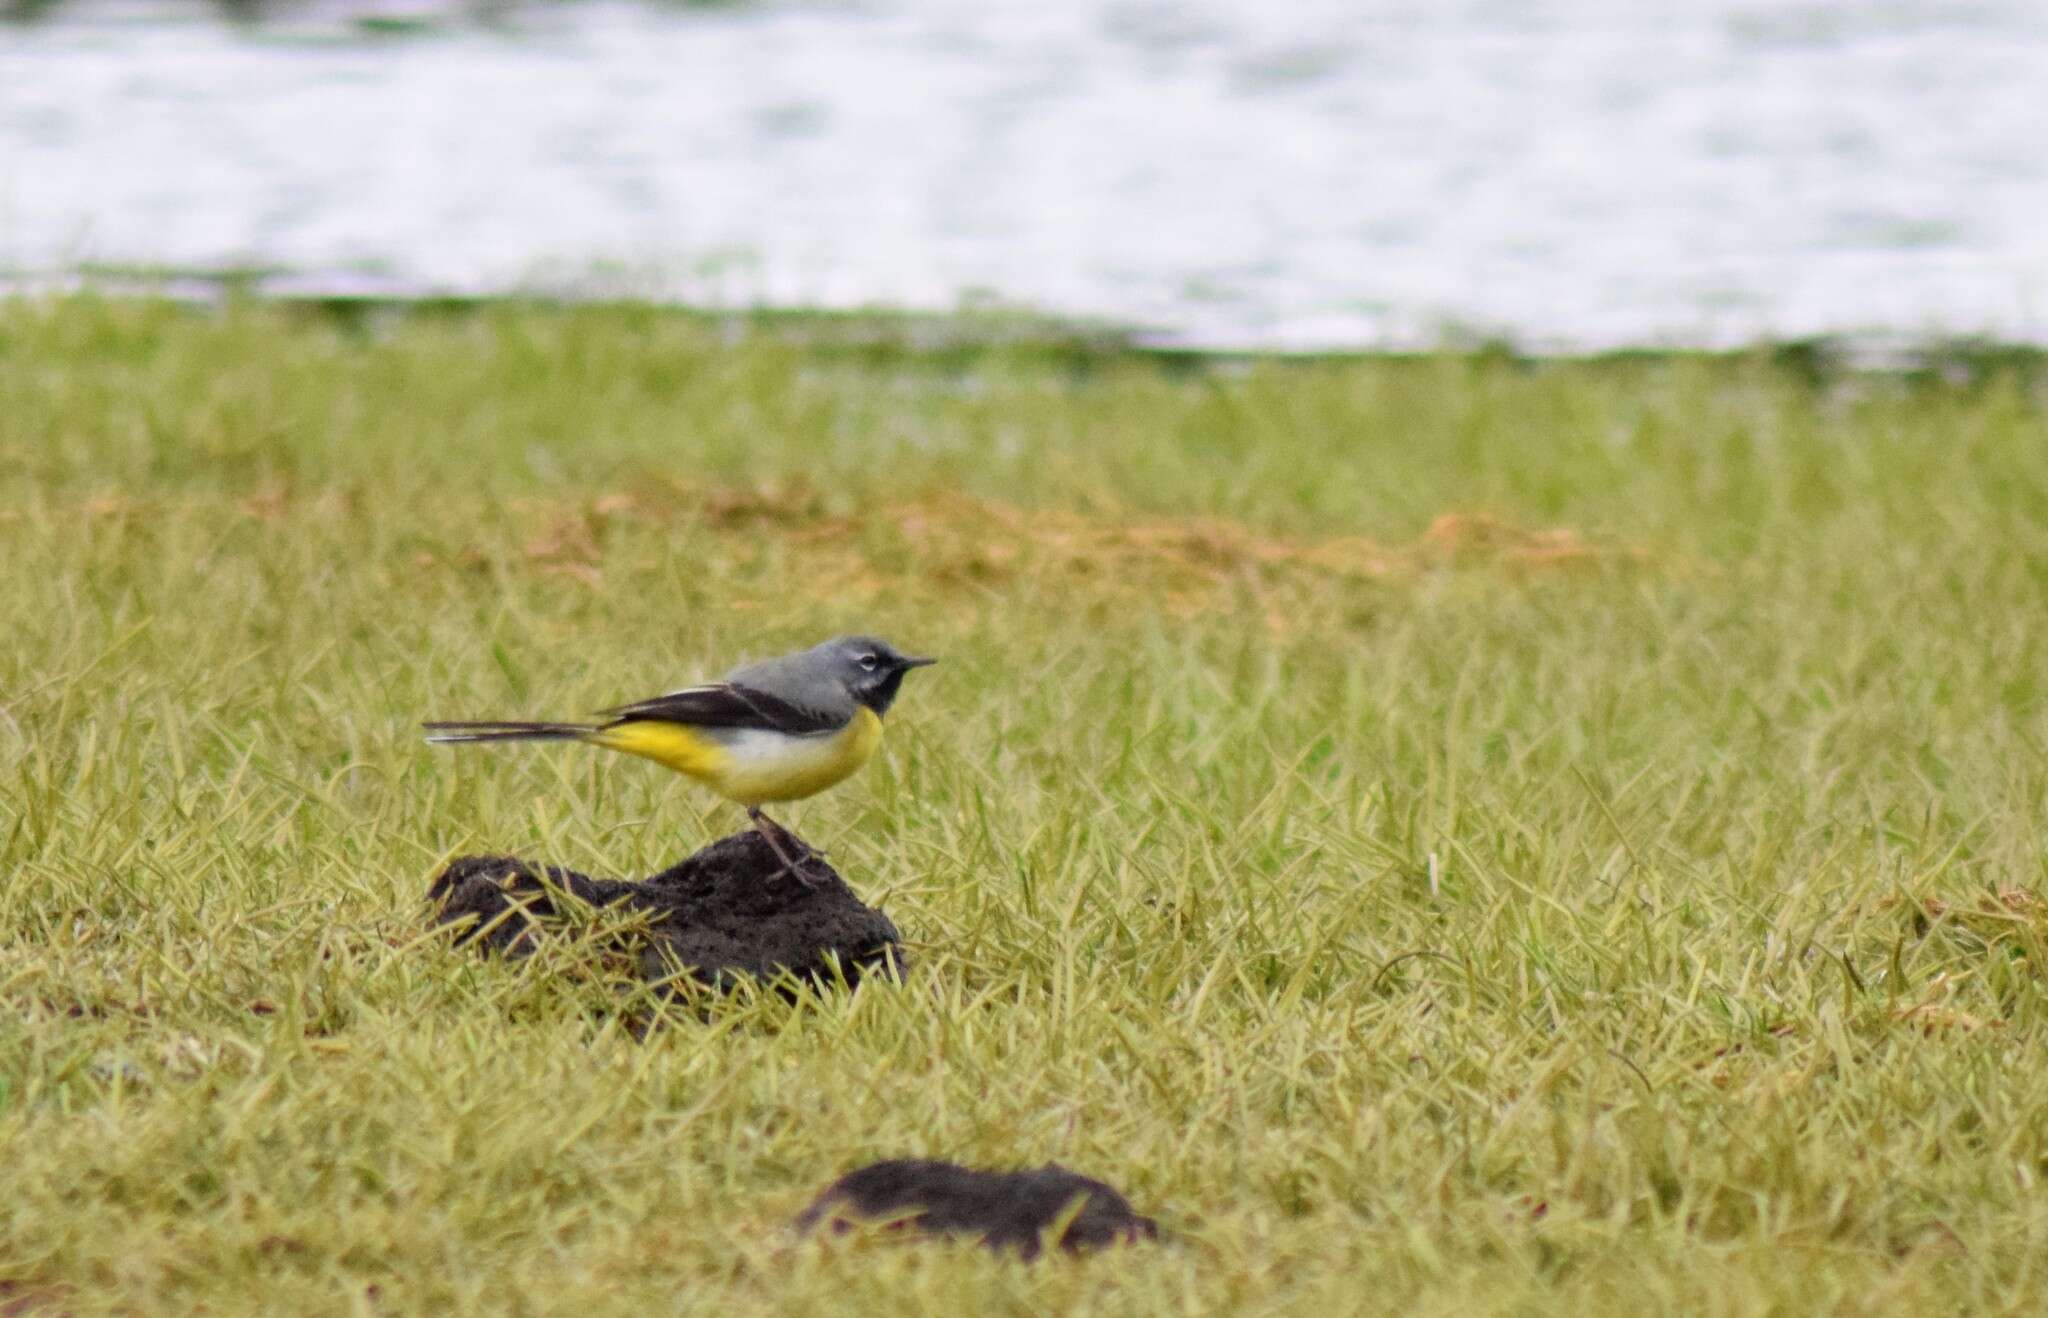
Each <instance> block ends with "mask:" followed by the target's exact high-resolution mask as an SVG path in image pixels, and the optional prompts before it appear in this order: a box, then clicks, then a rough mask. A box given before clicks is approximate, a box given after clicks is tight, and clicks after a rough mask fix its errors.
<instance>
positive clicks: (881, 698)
mask: <svg viewBox="0 0 2048 1318" xmlns="http://www.w3.org/2000/svg"><path fill="white" fill-rule="evenodd" d="M908 671H909V670H908V669H905V668H894V669H891V670H890V671H889V672H888V673H886V674H884V675H883V677H882V678H881V680H879V681H877V682H876V683H875V684H874V685H873V686H871V687H869V688H868V689H867V690H865V691H863V692H861V693H860V694H859V695H858V696H856V697H854V699H856V700H858V701H860V703H861V704H863V705H866V706H867V707H868V708H869V709H872V710H874V711H875V713H877V714H886V713H888V712H889V706H891V705H893V704H895V703H896V693H897V691H899V690H901V689H902V686H903V675H904V674H905V673H907V672H908Z"/></svg>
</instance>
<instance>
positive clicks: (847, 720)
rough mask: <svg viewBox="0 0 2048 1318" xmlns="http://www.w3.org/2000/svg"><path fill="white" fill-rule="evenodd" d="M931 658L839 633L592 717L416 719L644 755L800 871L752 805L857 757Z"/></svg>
mask: <svg viewBox="0 0 2048 1318" xmlns="http://www.w3.org/2000/svg"><path fill="white" fill-rule="evenodd" d="M937 662H938V660H936V659H931V658H924V657H920V656H916V655H907V654H904V653H903V652H901V651H900V650H898V649H896V648H895V647H894V646H892V645H890V644H889V643H888V642H887V641H883V640H880V639H878V638H876V637H873V636H840V637H835V638H834V639H832V640H829V641H826V642H824V643H823V644H821V645H815V646H812V647H811V648H810V649H808V650H799V651H797V652H795V653H793V654H785V655H778V656H776V657H775V658H773V659H763V660H760V661H759V662H757V663H751V664H747V665H744V666H742V667H740V668H736V669H734V670H733V671H732V672H731V673H729V674H727V675H726V677H725V678H724V679H723V680H721V681H717V682H705V683H701V684H699V685H696V686H686V687H683V688H681V689H680V690H676V691H671V692H669V693H668V694H666V695H660V696H654V697H652V698H650V699H647V700H638V701H635V702H633V703H632V704H630V705H619V706H616V707H614V708H611V709H606V710H600V711H598V716H597V717H598V719H599V720H601V721H598V722H591V723H554V722H546V723H533V722H520V721H507V720H490V721H484V722H458V723H450V722H433V723H426V724H423V725H422V726H424V727H425V729H426V731H427V740H428V741H430V742H434V743H439V744H457V745H460V744H467V743H477V742H505V741H576V742H584V743H586V744H588V745H592V746H602V747H604V748H605V749H606V750H614V751H624V752H625V753H626V754H628V755H637V756H640V757H641V758H643V759H649V760H653V761H654V762H655V763H657V764H660V765H663V766H665V767H667V768H669V769H673V770H674V771H676V772H677V773H680V774H683V775H685V776H687V777H690V778H693V779H695V780H696V781H698V782H700V783H702V784H704V785H705V786H706V787H709V788H710V789H711V790H712V791H713V792H716V793H717V794H718V795H720V796H722V797H724V798H725V799H726V800H728V801H731V802H734V803H735V804H737V805H740V806H742V807H744V808H745V810H746V812H747V820H748V822H749V823H751V824H752V825H753V826H754V828H755V830H756V831H758V832H759V833H760V835H761V837H762V838H763V839H764V840H765V841H766V842H767V843H768V846H769V849H770V850H772V851H773V852H774V853H775V857H776V859H777V860H779V861H781V862H782V867H783V868H782V871H779V872H778V873H780V872H787V873H792V874H795V875H797V876H798V877H799V878H802V877H803V870H802V869H801V867H799V866H798V864H797V863H796V862H795V861H794V860H792V859H791V858H790V855H789V853H788V852H787V851H785V850H784V849H783V846H782V842H781V840H780V838H778V836H777V834H782V835H784V836H788V833H787V830H785V829H784V828H783V827H782V826H781V825H780V824H778V823H776V822H775V821H774V820H772V819H770V818H769V817H768V816H767V815H766V814H764V813H763V812H762V810H761V807H762V806H764V805H770V804H774V803H777V802H783V801H796V800H801V799H802V798H804V797H807V796H815V795H816V794H818V793H819V792H822V791H824V790H825V789H826V788H828V787H833V786H836V785H837V784H838V783H840V782H842V781H843V780H845V779H846V778H847V777H848V776H850V775H851V774H852V773H853V772H854V771H855V770H856V769H859V768H860V767H861V766H862V765H863V764H866V763H867V762H868V760H869V758H870V757H872V756H873V755H874V753H875V749H876V748H877V747H878V746H880V745H881V743H882V719H883V717H884V716H885V715H886V714H888V712H889V708H890V706H892V705H893V704H895V703H896V696H897V693H898V691H900V690H901V689H902V686H903V678H904V676H905V675H906V674H908V673H909V672H910V671H911V670H912V669H916V668H923V667H925V666H926V665H928V664H935V663H937ZM805 881H806V882H808V880H805Z"/></svg>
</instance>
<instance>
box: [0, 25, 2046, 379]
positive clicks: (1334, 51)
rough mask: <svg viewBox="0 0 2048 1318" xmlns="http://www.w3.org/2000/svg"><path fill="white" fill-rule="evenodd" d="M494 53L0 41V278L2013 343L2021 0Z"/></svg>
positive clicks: (386, 39)
mask: <svg viewBox="0 0 2048 1318" xmlns="http://www.w3.org/2000/svg"><path fill="white" fill-rule="evenodd" d="M354 12H355V13H356V14H357V15H360V13H361V12H362V11H361V10H360V8H358V9H357V10H356V11H354ZM496 12H497V15H498V16H497V18H496V20H495V21H494V22H492V23H489V24H484V23H478V22H475V21H473V20H470V19H465V18H463V17H461V16H460V15H447V16H442V15H438V14H436V13H435V12H434V11H433V10H432V9H431V8H425V9H421V8H417V7H416V8H414V9H411V10H408V11H405V12H404V13H403V14H401V15H399V18H400V19H401V20H402V21H400V22H398V23H395V24H393V26H414V27H417V28H418V30H417V31H415V32H413V33H411V34H409V35H403V36H392V35H387V34H379V33H376V32H371V31H368V30H366V28H365V27H364V26H363V25H362V24H360V23H358V22H355V21H352V19H351V18H350V17H349V16H348V15H346V14H342V13H339V12H337V11H334V10H330V9H318V8H315V9H297V10H293V11H291V12H290V13H289V14H288V15H286V16H285V17H284V18H282V19H281V20H278V21H274V22H268V23H265V24H262V25H259V26H239V27H238V26H235V25H231V24H228V23H225V22H222V21H220V20H219V19H218V18H217V17H215V16H214V14H213V13H212V11H210V10H206V9H199V10H192V9H186V8H162V7H159V8H154V9H152V8H146V7H145V8H136V7H133V6H130V7H126V8H114V7H110V6H107V5H105V4H99V3H93V0H79V2H77V3H73V4H71V5H69V6H64V7H60V8H58V9H57V10H56V11H55V12H54V15H53V16H50V17H47V18H45V19H43V20H41V21H39V22H36V23H33V24H29V25H25V26H24V25H16V26H10V27H0V270H5V271H7V272H9V273H11V274H12V275H13V276H15V277H16V280H17V282H19V281H20V280H21V279H22V278H23V277H44V276H61V275H64V274H66V273H67V272H76V271H79V270H82V269H92V268H97V267H105V266H109V265H112V266H123V267H130V266H132V267H145V268H151V269H164V268H169V269H190V270H230V269H255V270H260V271H264V272H268V273H267V274H266V276H265V278H264V280H263V284H264V286H265V287H269V288H272V289H275V290H278V291H341V292H351V291H361V292H398V293H457V294H475V293H492V292H502V291H528V292H534V291H553V292H570V293H582V294H600V295H602V294H620V293H624V294H631V295H640V296H653V297H662V298H673V299H678V300H683V301H690V302H698V303H710V304H717V305H731V304H750V305H751V304H767V305H775V306H798V307H803V306H818V307H853V306H868V305H880V306H888V307H904V308H920V309H950V308H954V307H957V306H959V305H961V304H962V303H963V302H969V303H973V302H987V301H994V302H998V303H1002V304H1011V305H1020V306H1024V307H1028V308H1031V309H1034V310H1038V311H1042V312H1049V313H1055V314H1065V315H1073V316H1079V317H1088V318H1098V319H1102V320H1105V321H1109V322H1112V323H1115V324H1119V325H1125V326H1135V327H1140V328H1141V329H1143V330H1144V331H1146V332H1148V333H1149V334H1151V335H1152V336H1154V337H1157V338H1160V339H1164V340H1169V341H1174V342H1183V343H1193V344H1204V345H1238V346H1264V347H1312V346H1388V345H1408V344H1416V343H1429V342H1434V341H1438V340H1440V339H1442V338H1443V337H1444V336H1445V335H1446V334H1448V333H1460V334H1487V335H1502V336H1506V337H1508V338H1511V339H1513V340H1515V341H1518V342H1520V343H1523V344H1525V345H1528V346H1531V347H1550V348H1574V347H1578V348H1585V347H1602V346H1611V345H1620V344H1724V343H1729V342H1737V341H1745V340H1750V339H1755V338H1759V337H1790V336H1806V335H1814V334H1822V333H1858V332H1872V331H1876V332H1884V333H1889V334H1893V335H1905V336H1944V335H1959V334H1982V335H1989V336H1994V337H1997V338H2001V339H2007V340H2015V341H2031V342H2048V3H2043V0H1979V2H1972V0H1918V2H1907V0H1891V2H1889V3H1888V2H1886V0H1844V2H1842V3H1832V2H1829V3H1823V2H1821V0H1663V3H1658V4H1644V3H1642V2H1641V0H1551V2H1550V3H1545V4H1538V3H1514V2H1512V0H1377V2H1375V0H1264V2H1263V3H1259V4H1248V3H1244V0H1172V2H1171V3H1166V2H1164V0H1107V2H1104V0H851V2H848V3H771V4H765V5H762V4H755V5H749V6H741V7H727V8H680V7H673V6H651V5H616V6H614V5H603V4H587V5H568V6H554V7H549V8H538V7H528V8H511V9H500V10H498V11H496ZM414 19H419V20H420V21H419V22H418V23H416V24H415V23H413V20H414Z"/></svg>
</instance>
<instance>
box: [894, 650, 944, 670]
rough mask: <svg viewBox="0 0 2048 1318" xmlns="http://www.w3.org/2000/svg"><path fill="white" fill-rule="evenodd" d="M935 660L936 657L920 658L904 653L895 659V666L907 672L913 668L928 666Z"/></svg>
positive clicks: (935, 661)
mask: <svg viewBox="0 0 2048 1318" xmlns="http://www.w3.org/2000/svg"><path fill="white" fill-rule="evenodd" d="M937 662H938V660H937V659H922V658H919V657H918V656H916V655H911V654H906V655H903V656H901V657H899V658H898V659H897V660H896V667H897V668H899V669H901V670H902V671H904V672H906V673H907V672H909V671H910V670H911V669H913V668H929V667H930V666H931V665H933V664H935V663H937Z"/></svg>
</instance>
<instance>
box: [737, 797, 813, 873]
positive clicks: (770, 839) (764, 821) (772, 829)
mask: <svg viewBox="0 0 2048 1318" xmlns="http://www.w3.org/2000/svg"><path fill="white" fill-rule="evenodd" d="M747 818H748V819H749V820H751V821H752V822H753V825H754V831H755V832H757V833H759V834H760V835H761V840H762V841H763V842H766V843H767V844H768V849H769V850H770V851H772V852H774V853H775V859H777V860H779V861H781V862H782V868H781V869H779V870H777V871H775V873H773V874H771V875H769V876H768V877H769V878H770V879H771V880H774V879H779V878H781V877H782V876H783V875H785V874H790V875H794V876H795V877H796V880H797V882H799V883H801V884H803V885H804V886H805V887H806V888H815V887H817V886H818V883H819V880H817V879H814V878H812V877H811V876H810V875H809V874H807V873H806V872H805V870H804V867H805V866H806V865H808V864H810V862H811V861H812V860H818V861H821V862H822V861H823V860H824V859H825V853H824V852H822V851H819V850H817V849H815V848H814V847H812V846H811V845H810V844H809V843H807V842H805V841H804V840H803V839H802V838H800V837H798V836H797V835H796V834H794V833H792V832H790V831H789V830H788V829H786V828H784V827H783V826H782V825H780V824H778V823H776V822H775V821H774V820H772V819H770V818H769V817H768V816H767V815H765V814H762V813H761V812H760V811H759V810H755V809H750V810H748V811H747ZM784 842H790V843H794V844H795V845H796V847H797V849H798V850H800V851H802V852H804V853H806V854H805V855H804V858H803V859H802V860H795V859H792V858H791V857H790V854H789V852H788V851H787V850H786V849H784V847H783V845H782V844H783V843H784ZM828 868H829V866H828Z"/></svg>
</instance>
